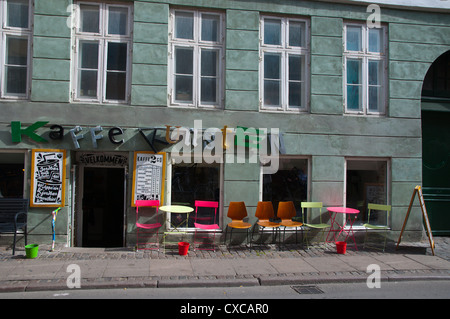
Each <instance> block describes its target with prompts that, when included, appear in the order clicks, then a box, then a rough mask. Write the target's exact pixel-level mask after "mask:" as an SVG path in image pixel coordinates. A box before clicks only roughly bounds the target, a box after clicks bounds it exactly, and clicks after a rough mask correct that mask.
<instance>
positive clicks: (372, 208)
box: [363, 203, 391, 252]
mask: <svg viewBox="0 0 450 319" xmlns="http://www.w3.org/2000/svg"><path fill="white" fill-rule="evenodd" d="M367 209H368V212H367V223H366V224H364V225H363V226H364V228H365V229H366V234H365V236H364V248H366V247H370V248H379V245H374V244H368V243H367V238H368V233H369V232H368V231H369V230H374V231H379V230H380V231H382V230H384V244H383V252H384V250H385V249H386V239H387V231H388V230H389V227H388V226H387V224H388V221H389V214H390V212H391V206H390V205H381V204H371V203H369V204H368V205H367ZM374 211H376V212H379V211H385V212H386V224H385V225H374V224H370V214H372V215H373V214H376V213H375V212H374Z"/></svg>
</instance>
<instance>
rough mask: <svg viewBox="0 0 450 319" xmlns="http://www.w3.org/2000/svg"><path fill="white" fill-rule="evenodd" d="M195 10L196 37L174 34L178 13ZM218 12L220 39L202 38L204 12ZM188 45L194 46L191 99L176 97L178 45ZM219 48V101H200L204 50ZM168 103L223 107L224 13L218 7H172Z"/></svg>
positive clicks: (196, 106) (186, 46)
mask: <svg viewBox="0 0 450 319" xmlns="http://www.w3.org/2000/svg"><path fill="white" fill-rule="evenodd" d="M177 12H180V13H192V14H193V15H194V27H193V28H194V29H193V39H181V38H176V37H175V15H176V13H177ZM204 14H205V15H218V16H219V17H220V22H219V34H218V40H219V41H217V42H212V41H204V40H202V39H201V32H202V30H201V26H202V23H201V22H202V19H201V17H202V15H204ZM177 47H185V48H192V49H193V55H194V56H193V60H194V61H193V88H192V91H193V92H192V102H188V101H184V100H176V94H175V78H176V77H175V48H177ZM202 50H216V51H218V52H219V56H218V65H217V69H218V70H217V84H216V102H215V103H204V102H202V101H201V63H200V62H201V56H200V55H201V51H202ZM168 66H169V67H168V105H169V106H176V107H187V108H206V109H223V106H224V100H225V93H224V89H225V85H224V83H225V80H224V79H225V71H224V70H225V14H224V13H222V12H219V11H203V10H185V9H176V8H175V9H171V10H170V19H169V64H168Z"/></svg>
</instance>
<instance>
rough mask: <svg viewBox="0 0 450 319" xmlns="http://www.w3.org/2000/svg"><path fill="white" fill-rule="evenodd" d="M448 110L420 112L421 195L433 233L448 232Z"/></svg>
mask: <svg viewBox="0 0 450 319" xmlns="http://www.w3.org/2000/svg"><path fill="white" fill-rule="evenodd" d="M449 123H450V112H436V111H423V112H422V138H423V140H422V145H423V146H422V148H423V155H422V156H423V161H422V163H423V164H422V165H423V195H424V199H425V206H426V208H427V212H428V215H429V216H428V217H429V219H430V226H431V230H432V233H433V235H435V236H439V235H442V236H448V235H450V125H449Z"/></svg>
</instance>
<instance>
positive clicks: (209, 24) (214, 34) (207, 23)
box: [202, 14, 220, 42]
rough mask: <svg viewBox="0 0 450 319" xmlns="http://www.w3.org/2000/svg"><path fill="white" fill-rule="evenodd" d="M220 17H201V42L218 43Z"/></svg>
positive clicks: (209, 15)
mask: <svg viewBox="0 0 450 319" xmlns="http://www.w3.org/2000/svg"><path fill="white" fill-rule="evenodd" d="M219 23H220V17H219V16H217V15H211V14H204V15H202V40H203V41H212V42H219V25H220V24H219Z"/></svg>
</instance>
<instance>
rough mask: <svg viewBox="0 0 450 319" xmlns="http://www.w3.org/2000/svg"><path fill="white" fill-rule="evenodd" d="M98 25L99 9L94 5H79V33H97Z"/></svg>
mask: <svg viewBox="0 0 450 319" xmlns="http://www.w3.org/2000/svg"><path fill="white" fill-rule="evenodd" d="M99 25H100V8H99V6H96V5H89V4H81V5H80V31H81V32H92V33H98V32H99V30H100V29H99Z"/></svg>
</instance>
